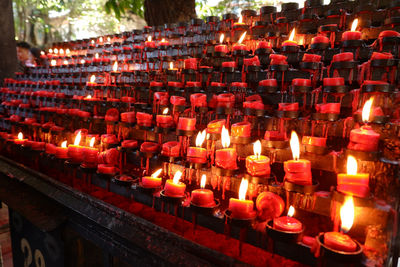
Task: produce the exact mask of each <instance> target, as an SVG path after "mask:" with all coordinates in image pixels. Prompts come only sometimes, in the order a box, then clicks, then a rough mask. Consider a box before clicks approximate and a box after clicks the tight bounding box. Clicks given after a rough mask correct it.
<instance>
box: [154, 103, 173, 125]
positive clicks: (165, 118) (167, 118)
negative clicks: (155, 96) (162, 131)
mask: <svg viewBox="0 0 400 267" xmlns="http://www.w3.org/2000/svg"><path fill="white" fill-rule="evenodd" d="M167 114H168V108H165V109H164V110H163V114H162V115H157V116H156V123H157V126H158V127H162V128H169V127H172V126H173V125H174V120H173V119H172V116H171V115H167Z"/></svg>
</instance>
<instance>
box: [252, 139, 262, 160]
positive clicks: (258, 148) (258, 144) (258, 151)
mask: <svg viewBox="0 0 400 267" xmlns="http://www.w3.org/2000/svg"><path fill="white" fill-rule="evenodd" d="M253 152H254V155H255V156H256V157H257V158H259V157H260V155H261V142H260V140H257V141H256V142H255V143H254V144H253Z"/></svg>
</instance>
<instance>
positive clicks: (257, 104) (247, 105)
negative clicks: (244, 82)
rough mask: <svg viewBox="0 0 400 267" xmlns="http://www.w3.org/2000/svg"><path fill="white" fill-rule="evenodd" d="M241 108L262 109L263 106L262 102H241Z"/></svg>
mask: <svg viewBox="0 0 400 267" xmlns="http://www.w3.org/2000/svg"><path fill="white" fill-rule="evenodd" d="M243 108H251V109H264V104H263V102H262V101H257V100H255V101H245V102H243Z"/></svg>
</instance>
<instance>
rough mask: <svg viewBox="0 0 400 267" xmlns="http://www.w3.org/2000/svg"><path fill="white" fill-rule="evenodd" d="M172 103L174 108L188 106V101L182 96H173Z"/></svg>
mask: <svg viewBox="0 0 400 267" xmlns="http://www.w3.org/2000/svg"><path fill="white" fill-rule="evenodd" d="M170 103H171V104H172V105H174V106H185V105H186V99H185V98H184V97H182V96H176V95H173V96H171V98H170Z"/></svg>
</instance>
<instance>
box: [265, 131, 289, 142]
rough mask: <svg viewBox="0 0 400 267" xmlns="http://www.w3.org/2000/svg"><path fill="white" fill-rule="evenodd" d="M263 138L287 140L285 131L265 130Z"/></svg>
mask: <svg viewBox="0 0 400 267" xmlns="http://www.w3.org/2000/svg"><path fill="white" fill-rule="evenodd" d="M264 140H267V141H285V140H287V137H286V133H285V132H279V131H265V134H264Z"/></svg>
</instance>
